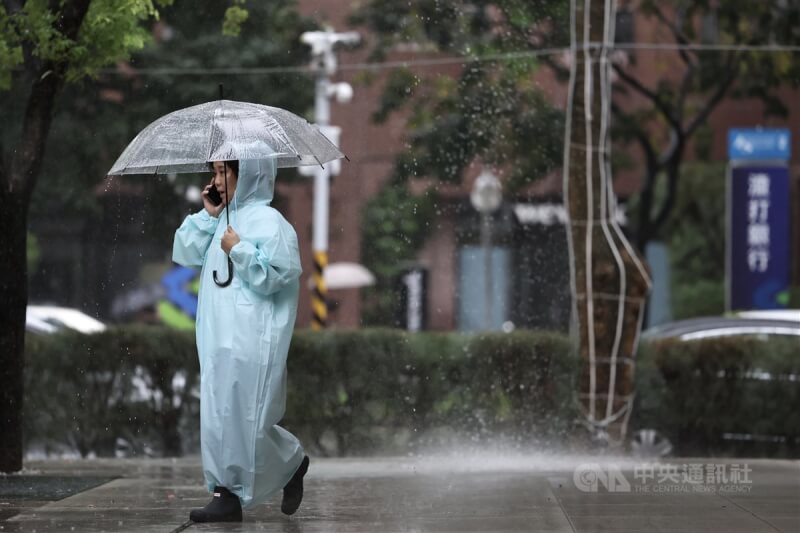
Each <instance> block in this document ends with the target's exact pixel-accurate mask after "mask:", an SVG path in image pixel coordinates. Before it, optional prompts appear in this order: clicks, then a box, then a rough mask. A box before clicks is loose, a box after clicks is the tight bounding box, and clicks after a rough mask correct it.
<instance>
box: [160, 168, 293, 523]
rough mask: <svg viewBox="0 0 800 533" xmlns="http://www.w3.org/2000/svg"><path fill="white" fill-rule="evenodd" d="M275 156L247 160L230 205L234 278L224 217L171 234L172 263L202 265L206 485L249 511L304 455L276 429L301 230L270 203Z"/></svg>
mask: <svg viewBox="0 0 800 533" xmlns="http://www.w3.org/2000/svg"><path fill="white" fill-rule="evenodd" d="M275 173H276V168H275V163H274V160H271V159H270V160H242V161H240V162H239V179H238V182H237V186H236V192H235V193H234V196H233V201H232V202H231V205H230V217H231V218H230V223H231V226H233V229H234V231H236V233H237V234H238V235H239V238H240V239H241V242H239V243H237V244H236V245H235V246H234V247H233V248H232V249H231V252H230V258H231V260H232V261H233V282H232V283H231V285H230V286H228V287H218V286H217V285H216V284H215V283H214V279H213V274H212V272H213V271H214V270H216V271H217V278H218V279H220V280H224V279H227V272H228V267H227V258H226V255H225V252H224V251H223V250H222V248H221V247H220V243H221V239H222V235H223V233H224V232H225V228H226V226H225V219H224V217H225V214H224V211H223V212H222V213H220V216H219V218H215V217H212V216H211V215H209V214H208V212H207V211H206V210H205V209H203V210H201V211H200V212H198V213H195V214H193V215H189V216H187V217H186V219H185V220H184V221H183V223H182V224H181V226H180V228H178V230H177V231H176V232H175V241H174V244H173V248H172V259H173V261H175V262H176V263H178V264H180V265H184V266H191V267H199V266H202V267H203V268H202V271H201V273H200V292H199V297H198V307H197V352H198V355H199V358H200V447H201V453H202V460H203V474H204V477H205V482H206V486H207V488H208V490H209V491H213V489H214V486H215V485H220V486H224V487H227V488H228V490H230V491H231V492H233V493H234V494H236V495H238V496H239V499H240V501H241V504H242V507H243V508H248V507H252V506H254V505H256V504H259V503H262V502H264V501H265V500H267V499H268V498H269V497H270V496H271V495H272V494H274V493H275V492H276V491H277V490H280V489H282V488H283V487H284V486H285V485H286V483H288V482H289V480H290V479H291V477H292V475H293V474H294V473H295V471H296V470H297V468H298V467H299V466H300V463H301V461H302V460H303V456H304V452H303V448H302V446H301V445H300V442H299V441H298V440H297V438H296V437H295V436H294V435H292V434H291V433H289V432H288V431H286V430H285V429H283V428H281V427H279V426H278V425H277V423H278V422H279V421H280V419H281V418H282V417H283V414H284V409H285V406H286V354H287V352H288V351H289V342H290V340H291V337H292V330H293V328H294V322H295V316H296V315H297V297H298V290H299V282H298V278H299V276H300V273H301V267H300V253H299V249H298V245H297V235H296V233H295V231H294V229H293V228H292V226H291V225H290V224H289V223H288V222H287V221H286V219H285V218H283V216H282V215H281V214H280V213H279V212H278V211H277V210H275V209H274V208H272V207H270V205H269V204H270V202H271V201H272V196H273V191H274V187H275Z"/></svg>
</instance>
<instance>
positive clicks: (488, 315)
mask: <svg viewBox="0 0 800 533" xmlns="http://www.w3.org/2000/svg"><path fill="white" fill-rule="evenodd" d="M491 224H492V219H491V215H490V214H489V213H486V212H483V213H481V247H482V248H483V272H484V276H483V299H484V301H485V302H486V305H484V306H483V329H484V330H486V331H490V330H491V329H492V308H493V305H494V298H493V294H492V281H493V280H492V276H491V272H492V249H491V244H492V226H491Z"/></svg>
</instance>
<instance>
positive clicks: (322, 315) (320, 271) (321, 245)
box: [301, 31, 359, 330]
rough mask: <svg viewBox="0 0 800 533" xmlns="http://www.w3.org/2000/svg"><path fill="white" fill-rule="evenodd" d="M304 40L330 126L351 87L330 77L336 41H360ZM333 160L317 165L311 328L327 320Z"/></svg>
mask: <svg viewBox="0 0 800 533" xmlns="http://www.w3.org/2000/svg"><path fill="white" fill-rule="evenodd" d="M301 38H302V41H303V42H304V43H306V44H308V45H309V46H311V53H312V68H313V69H314V70H315V72H316V75H317V76H316V85H315V92H314V122H315V123H316V124H317V126H319V128H320V129H321V130H323V131H324V130H325V129H326V128H327V127H328V126H330V120H331V110H330V109H331V108H330V98H331V97H333V96H336V97H337V98H338V99H339V101H341V102H344V101H347V100H349V98H350V97H351V95H352V89H351V88H350V86H349V85H347V84H346V83H336V84H334V83H331V81H330V78H331V76H333V75H334V74H335V73H336V56H335V54H334V52H333V47H334V46H335V45H336V43H340V42H343V43H350V44H354V43H356V42H358V40H359V35H358V34H357V33H355V32H348V33H335V32H333V31H325V32H306V33H304V34H303V35H302V37H301ZM331 167H332V163H328V165H327V166H325V165H320V166H318V167H314V211H313V229H312V237H311V248H312V251H313V256H314V274H313V281H314V288H313V289H312V291H311V311H312V316H311V328H312V329H314V330H320V329H322V328H324V327H325V326H326V323H327V321H328V302H327V296H328V288H327V287H326V285H325V267H326V266H327V265H328V218H329V213H328V211H329V202H330V177H331Z"/></svg>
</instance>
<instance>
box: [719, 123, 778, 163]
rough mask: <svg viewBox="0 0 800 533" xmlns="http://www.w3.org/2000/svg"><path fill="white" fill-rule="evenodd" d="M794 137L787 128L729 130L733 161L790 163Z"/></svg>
mask: <svg viewBox="0 0 800 533" xmlns="http://www.w3.org/2000/svg"><path fill="white" fill-rule="evenodd" d="M791 141H792V136H791V133H790V132H789V130H788V129H785V128H764V129H760V128H759V129H753V128H734V129H731V130H728V159H730V160H731V161H788V160H789V157H790V155H791Z"/></svg>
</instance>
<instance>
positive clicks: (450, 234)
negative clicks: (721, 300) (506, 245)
mask: <svg viewBox="0 0 800 533" xmlns="http://www.w3.org/2000/svg"><path fill="white" fill-rule="evenodd" d="M298 5H299V9H300V11H301V12H302V14H304V15H307V16H313V17H315V18H316V19H317V20H319V21H320V22H321V23H323V24H326V25H329V26H330V27H332V28H333V29H335V30H336V31H346V30H351V29H355V30H358V31H362V32H363V31H364V29H363V28H351V27H349V26H348V23H347V19H348V16H349V15H350V12H351V6H352V2H351V1H350V0H326V1H324V2H323V1H320V0H300V1H299V2H298ZM632 21H633V24H632V26H631V27H630V28H629V29H628V31H630V32H632V33H631V38H632V40H633V41H634V42H640V43H643V42H648V43H672V42H674V41H673V39H672V36H671V35H669V34H668V32H667V30H666V29H665V28H664V27H663V26H661V25H659V24H657V23H656V22H655V21H654V20H653V19H648V18H645V17H644V16H641V15H638V14H636V13H635V12H633V18H632ZM366 38H367V39H369V36H368V35H367V36H366ZM367 54H368V47H364V48H361V49H359V50H355V51H343V52H340V54H339V63H340V65H348V64H350V65H351V64H355V63H363V62H365V61H366V60H367ZM635 56H636V57H635V59H636V61H635V62H632V63H631V66H630V72H631V73H632V74H633V75H634V76H635V77H636V78H637V79H639V80H640V81H641V82H642V83H643V84H645V85H646V86H648V87H655V85H656V83H657V81H658V80H659V79H661V78H662V77H664V76H673V75H677V74H675V71H674V70H673V69H672V67H674V66H675V65H676V62H678V61H680V60H679V59H678V57H677V54H676V53H675V52H665V51H655V50H637V51H636V52H635ZM419 57H421V54H420V53H414V52H410V51H405V50H397V51H395V52H393V53H392V55H390V57H389V59H390V60H412V59H415V58H419ZM420 68H425V69H430V68H437V69H439V70H438V71H440V72H441V73H442V74H445V75H456V74H457V73H458V66H448V67H446V68H445V69H442V68H441V67H420ZM357 74H358V73H357V71H353V70H343V71H340V73H339V74H338V76H337V78H336V80H335V81H348V82H350V83H351V84H352V85H353V86H354V89H355V97H354V98H353V100H352V102H350V103H348V104H344V105H339V104H336V103H333V104H332V117H331V118H332V120H331V122H332V124H335V125H337V126H340V127H341V128H342V137H341V147H342V149H343V151H344V152H345V153H346V154H348V155H349V157H350V159H351V162H349V163H348V162H343V164H342V171H341V174H340V175H339V176H336V177H335V178H334V179H333V182H332V185H331V205H330V212H331V220H330V257H329V259H330V262H338V261H354V262H359V261H360V250H361V241H360V213H361V210H362V207H363V205H364V204H365V202H367V201H368V200H369V199H370V198H371V197H373V196H374V195H375V194H376V193H377V192H378V191H379V190H380V188H381V187H382V186H383V185H384V184H385V183H386V180H387V178H388V177H389V175H390V173H391V170H392V167H393V163H394V157H395V155H396V154H397V152H398V151H399V150H400V149H401V148H402V146H403V141H404V135H405V133H406V130H405V124H404V118H403V116H402V115H401V114H395V115H392V116H391V117H390V118H389V120H388V121H387V122H385V123H383V124H379V125H377V124H374V123H373V122H371V120H370V116H371V115H372V113H373V112H374V111H375V109H376V108H377V105H378V102H379V99H380V95H381V91H382V86H383V83H382V82H383V81H384V80H385V79H386V71H385V70H381V71H377V82H376V83H372V84H371V85H369V86H365V85H363V84H360V83H358V81H357V79H356V78H357ZM537 82H538V83H539V84H540V86H541V87H542V89H543V90H544V91H545V93H546V94H548V95H549V97H550V99H551V101H552V102H553V104H554V105H556V106H560V107H564V105H565V100H566V95H565V88H564V87H563V85H561V84H559V83H558V82H557V81H556V80H555V78H554V76H553V75H552V73H551V72H550V71H549V70H548V69H547V68H546V67H543V68H542V69H541V70H540V71H539V74H538V75H537ZM781 95H782V100H783V102H784V103H785V104H786V106H787V107H788V108H789V115H788V117H787V118H785V119H775V118H769V119H768V118H765V116H764V112H763V108H762V106H761V104H760V103H758V102H756V101H742V100H731V99H727V100H725V101H723V102H722V103H721V104H720V105H719V106H718V107H717V108H716V109H715V110H714V111H713V113H711V115H710V116H709V119H708V124H709V125H710V130H711V131H712V132H713V138H712V144H711V146H712V151H711V154H712V155H711V157H712V159H713V160H717V161H725V160H726V158H727V153H726V150H727V130H728V129H729V128H731V127H755V126H780V127H788V128H790V129H791V131H792V133H793V139H792V145H793V146H792V153H793V154H797V155H795V156H794V157H793V160H792V161H791V175H792V178H793V186H794V190H795V193H794V195H793V197H794V198H795V202H794V204H793V205H794V213H793V217H794V218H793V220H794V223H793V227H794V233H793V237H792V239H793V240H792V242H793V243H795V244H794V246H793V248H794V250H795V252H794V254H795V256H796V255H797V253H796V250H797V249H798V248H800V246H798V240H799V239H800V231H798V228H799V227H800V224H798V218H800V216H799V215H798V209H797V201H796V199H797V198H798V194H797V192H796V191H797V189H798V187H797V183H798V175H800V157H798V156H800V98H798V96H800V94H798V92H797V91H796V90H791V89H788V88H787V89H785V90H784V91H782V93H781ZM620 103H621V105H623V106H625V107H636V106H643V105H649V104H648V102H647V101H646V100H645V99H643V98H641V97H636V96H633V97H631V98H630V99H629V100H626V101H624V102H620ZM615 149H617V150H619V149H625V150H628V152H629V154H628V155H629V156H630V157H631V158H632V159H633V160H634V161H639V162H641V161H642V154H641V153H639V151H638V150H637V149H636V148H635V147H634V146H633V145H631V146H629V147H624V148H622V147H616V148H615ZM689 154H690V157H691V151H689ZM479 171H480V168H474V169H471V171H470V172H469V173H468V174H467V175H465V176H464V180H463V183H462V186H461V187H454V188H452V189H451V190H449V191H447V194H446V196H447V197H448V198H450V200H452V202H453V203H459V202H461V203H462V204H463V203H464V202H468V195H469V191H470V187H471V185H472V181H473V180H474V179H475V176H476V175H477V174H478V172H479ZM640 176H641V172H639V171H638V170H636V169H634V170H631V171H627V172H623V173H619V174H618V175H617V176H616V177H615V188H616V190H617V193H618V194H619V195H620V196H621V197H623V198H625V197H629V196H632V195H635V194H636V192H637V191H638V190H639V187H640V185H641V181H640ZM560 187H561V175H560V173H559V172H555V173H553V174H552V175H549V176H544V177H543V179H541V180H540V181H539V182H537V184H536V185H535V187H534V190H535V192H536V193H538V194H540V195H542V196H543V197H547V196H552V195H554V194H558V193H559V192H560ZM280 192H281V194H283V195H284V196H285V198H286V199H287V200H288V201H287V202H286V216H287V218H288V219H289V220H290V221H291V222H292V223H293V224H294V225H295V227H296V228H297V230H298V236H299V237H300V240H301V247H302V258H303V265H304V271H305V275H304V280H303V286H304V287H306V286H307V284H306V283H307V279H306V278H307V277H308V276H309V273H310V272H311V270H312V264H311V243H310V239H311V205H312V189H311V186H310V185H307V184H302V183H301V184H283V185H280ZM507 212H508V213H509V216H512V217H513V216H517V214H515V212H514V205H513V204H512V205H509V206H508V210H507ZM460 223H461V221H459V220H458V219H457V218H456V217H453V216H445V217H443V218H442V219H441V220H439V221H437V229H436V231H435V232H434V233H432V234H431V235H430V237H429V239H428V240H427V242H426V244H425V245H424V247H423V249H422V250H421V251H420V252H419V254H418V257H417V260H418V261H419V263H421V264H422V265H424V266H425V267H426V268H427V269H428V292H427V302H426V305H427V311H428V324H427V326H428V327H429V328H430V329H434V330H450V329H458V328H459V301H460V298H461V295H460V294H459V268H460V266H459V245H458V239H457V231H456V229H457V228H456V226H457V225H458V224H460ZM537 238H538V237H537ZM565 247H566V241H564V243H563V247H562V249H565ZM533 251H535V250H533ZM512 260H513V259H512ZM462 266H463V265H462ZM794 276H795V280H797V279H798V278H800V272H798V266H797V261H796V260H795V265H794ZM540 283H551V282H548V281H546V280H540ZM330 296H331V298H332V299H333V300H335V301H336V302H337V309H336V311H335V312H334V313H333V314H332V316H331V323H332V325H334V326H336V327H345V328H352V327H358V326H359V324H360V316H361V308H362V301H361V297H360V293H359V291H358V290H357V289H352V290H343V291H333V292H331V294H330ZM543 297H546V296H543V295H542V294H539V296H538V298H543ZM309 320H310V309H309V295H308V293H306V294H305V295H304V297H302V298H301V302H300V308H299V315H298V325H299V326H300V327H303V326H307V325H308V324H309Z"/></svg>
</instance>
